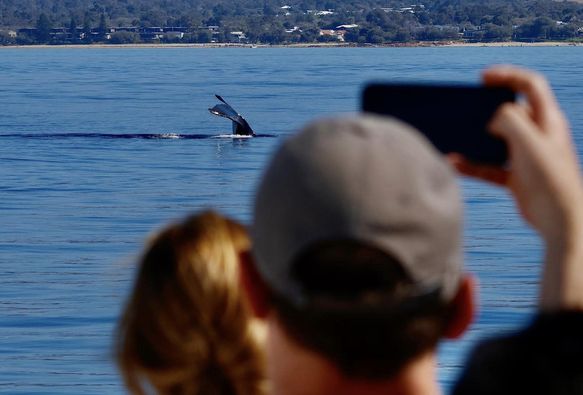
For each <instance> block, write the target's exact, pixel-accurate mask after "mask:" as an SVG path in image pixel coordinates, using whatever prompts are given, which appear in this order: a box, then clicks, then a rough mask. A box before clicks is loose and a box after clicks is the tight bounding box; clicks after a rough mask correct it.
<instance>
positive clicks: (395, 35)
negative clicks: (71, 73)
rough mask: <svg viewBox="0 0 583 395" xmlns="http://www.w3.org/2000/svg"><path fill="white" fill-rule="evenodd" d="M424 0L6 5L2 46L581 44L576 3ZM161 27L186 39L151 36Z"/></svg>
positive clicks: (8, 1)
mask: <svg viewBox="0 0 583 395" xmlns="http://www.w3.org/2000/svg"><path fill="white" fill-rule="evenodd" d="M415 1H418V3H417V4H411V3H412V2H413V0H409V1H398V0H393V1H391V0H388V1H387V0H384V1H381V0H362V1H359V2H352V1H348V0H289V1H287V0H264V1H263V2H257V1H251V0H229V1H226V0H212V1H211V0H172V1H168V0H102V1H99V2H97V1H93V0H2V2H1V3H0V44H5V45H6V44H8V45H9V44H35V43H53V44H59V43H71V42H72V43H92V42H113V43H123V42H140V41H151V40H158V41H161V42H233V40H234V38H233V35H232V34H231V32H234V31H237V32H242V33H244V34H243V37H241V36H238V40H239V41H241V40H243V41H244V42H248V43H267V44H286V43H310V42H317V41H338V40H343V41H346V42H353V43H359V44H364V43H372V44H383V43H399V42H411V41H435V40H458V39H464V40H468V41H476V42H482V41H507V40H525V41H535V40H567V39H578V37H579V35H580V34H581V32H582V31H583V4H579V3H577V2H570V1H551V0H536V1H528V0H490V1H477V0H415ZM153 27H179V28H181V29H182V31H183V33H184V34H181V35H165V34H159V35H152V34H147V33H145V32H147V29H148V28H153ZM209 27H212V29H209ZM115 28H117V29H115ZM120 28H122V29H120ZM124 28H125V29H124ZM139 29H142V30H139ZM55 31H56V33H55ZM14 32H18V34H17V35H15V34H14Z"/></svg>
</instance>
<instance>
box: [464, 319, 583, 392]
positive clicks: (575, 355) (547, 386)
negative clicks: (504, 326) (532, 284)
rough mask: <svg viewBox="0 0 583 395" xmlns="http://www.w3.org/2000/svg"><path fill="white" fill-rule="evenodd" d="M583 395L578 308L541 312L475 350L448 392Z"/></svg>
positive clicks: (582, 328) (582, 340)
mask: <svg viewBox="0 0 583 395" xmlns="http://www.w3.org/2000/svg"><path fill="white" fill-rule="evenodd" d="M469 394H473V395H485V394H513V395H516V394H529V395H532V394H546V395H563V394H582V395H583V312H574V311H565V312H559V313H552V314H549V313H547V314H540V315H538V316H537V317H535V319H534V321H533V322H532V323H531V324H530V325H529V326H528V327H527V328H525V329H523V330H521V331H519V332H517V333H514V334H512V335H509V336H504V337H500V338H494V339H491V340H487V341H484V342H482V343H480V344H478V346H477V347H476V348H475V349H474V351H473V352H472V354H471V355H470V358H469V360H468V363H467V365H466V368H465V369H464V371H463V373H462V375H461V377H460V380H459V381H458V382H457V384H456V385H455V387H454V390H453V395H469Z"/></svg>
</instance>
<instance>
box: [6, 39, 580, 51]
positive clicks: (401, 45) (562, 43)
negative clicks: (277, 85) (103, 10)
mask: <svg viewBox="0 0 583 395" xmlns="http://www.w3.org/2000/svg"><path fill="white" fill-rule="evenodd" d="M579 46H583V42H568V41H541V42H520V41H501V42H475V43H468V42H459V41H432V42H415V43H393V44H364V45H359V44H354V43H305V44H278V45H270V44H237V43H208V44H206V43H205V44H196V43H187V44H152V43H146V44H79V45H73V44H64V45H46V44H44V45H6V46H0V50H2V49H15V48H22V49H34V48H38V49H47V48H50V49H70V48H75V49H93V48H107V49H115V48H416V47H423V48H427V47H431V48H439V47H579Z"/></svg>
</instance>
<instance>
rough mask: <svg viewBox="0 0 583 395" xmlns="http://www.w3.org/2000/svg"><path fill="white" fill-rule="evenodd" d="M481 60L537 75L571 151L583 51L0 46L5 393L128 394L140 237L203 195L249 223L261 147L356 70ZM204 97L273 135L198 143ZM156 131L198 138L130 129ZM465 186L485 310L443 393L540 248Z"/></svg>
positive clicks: (485, 192)
mask: <svg viewBox="0 0 583 395" xmlns="http://www.w3.org/2000/svg"><path fill="white" fill-rule="evenodd" d="M493 63H514V64H520V65H526V66H529V67H532V68H535V69H538V70H540V71H542V72H544V73H545V74H546V75H547V76H548V77H549V78H550V80H551V82H552V84H553V86H554V88H555V89H556V93H557V95H558V97H559V100H560V102H561V104H562V105H563V107H564V108H565V110H566V112H567V113H568V116H569V118H570V121H571V124H572V126H573V129H574V131H575V134H576V141H577V144H578V149H579V151H581V150H582V148H583V134H582V133H581V130H583V112H582V111H579V110H580V108H579V107H580V106H581V104H580V103H583V89H582V88H583V73H580V72H579V69H580V65H581V64H582V63H583V48H581V47H568V48H565V47H550V48H387V49H344V48H342V49H313V48H310V49H292V48H290V49H176V48H168V49H85V48H78V49H61V48H54V49H1V50H0V180H1V182H0V224H1V226H0V393H10V394H79V393H84V394H116V393H123V388H122V387H121V384H120V380H119V378H118V376H117V374H116V371H115V368H114V366H113V364H112V358H111V333H112V330H113V327H114V324H115V322H116V319H117V316H118V313H119V311H120V308H121V306H122V304H123V302H124V298H125V296H126V293H127V291H128V287H129V284H130V281H131V279H132V275H133V271H132V264H133V262H134V260H135V258H136V255H137V254H138V253H139V251H140V249H141V247H142V243H143V240H144V239H145V237H146V236H147V235H148V233H150V232H151V231H152V230H154V229H156V228H158V227H160V226H161V225H162V224H165V223H167V222H168V221H170V220H172V219H176V218H180V217H182V216H184V215H185V214H186V213H188V212H191V211H195V210H199V209H201V208H204V207H209V206H212V207H216V208H218V209H220V210H221V211H223V212H225V213H227V214H229V215H231V216H234V217H236V218H238V219H239V220H242V221H245V222H249V220H250V205H249V203H250V201H251V198H252V194H253V189H254V185H255V183H256V181H257V179H258V176H259V175H260V172H261V169H262V167H263V166H264V164H265V161H266V160H267V158H268V157H269V155H270V153H271V152H272V151H273V149H274V148H275V147H276V146H277V145H278V144H279V143H280V142H281V140H282V139H283V138H284V137H285V136H286V135H289V134H290V133H293V131H294V130H296V129H297V128H298V127H300V126H301V125H302V124H304V123H305V122H306V121H308V120H310V119H312V118H314V117H316V116H322V115H331V114H336V113H340V112H352V111H355V110H357V109H358V105H359V93H360V89H361V87H362V85H363V83H364V82H365V81H367V80H371V79H393V80H406V81H411V80H417V81H418V80H449V81H468V82H470V81H471V82H475V81H477V80H478V78H479V71H480V70H481V69H483V68H484V67H485V66H486V65H489V64H493ZM215 93H218V94H221V95H223V96H224V97H225V98H226V99H227V100H228V101H229V102H230V103H231V104H232V105H233V106H234V107H235V108H236V109H237V110H238V111H239V112H241V113H242V114H244V115H245V116H246V118H247V120H248V121H249V123H250V124H251V125H252V126H253V127H254V129H255V130H256V131H257V132H259V133H264V134H272V135H274V136H275V137H262V138H255V139H250V140H249V139H248V140H232V139H216V138H202V137H211V136H213V135H217V134H221V133H225V132H228V131H229V130H230V123H229V122H228V121H227V120H224V119H219V118H217V117H213V116H211V115H210V114H209V113H208V111H207V108H208V107H209V106H212V105H214V104H215V103H216V100H215V99H214V96H213V94H215ZM453 110H455V109H453ZM64 133H67V134H74V136H70V137H65V136H62V135H61V134H64ZM167 133H176V134H190V135H197V136H198V135H200V136H198V137H201V138H196V139H170V138H158V139H146V138H139V137H140V136H133V138H128V137H132V136H131V135H136V134H167ZM116 137H118V138H116ZM122 137H124V138H122ZM463 185H464V193H465V198H466V202H467V214H468V216H467V218H468V219H467V226H466V238H465V244H466V246H467V266H468V270H470V271H472V272H473V273H475V274H476V275H477V276H478V278H479V281H480V299H481V300H480V305H481V313H480V316H479V319H478V322H477V323H476V324H475V325H474V326H473V327H472V329H471V331H470V332H469V334H468V335H467V336H466V337H465V338H464V339H463V340H462V341H461V342H456V343H448V344H446V345H444V346H443V347H442V348H441V350H440V356H441V361H440V366H441V371H440V373H441V381H442V383H443V384H444V386H446V387H447V386H448V385H449V384H450V383H451V381H452V380H454V378H455V375H456V373H457V372H458V371H459V367H460V366H462V363H463V356H464V353H465V352H466V351H467V347H468V345H470V344H472V343H473V342H474V341H475V340H476V339H477V338H479V337H482V336H486V335H489V334H497V333H500V332H501V331H506V330H509V329H512V328H515V327H516V326H517V325H519V324H520V323H521V322H523V321H524V320H525V319H527V318H528V317H529V315H530V314H531V313H532V312H533V308H534V306H535V303H536V301H535V299H536V285H537V281H538V274H539V267H540V264H539V263H540V261H541V253H542V252H541V247H540V243H539V240H538V239H537V237H536V236H535V235H534V234H533V233H532V232H531V231H530V230H529V229H528V228H527V227H526V226H525V225H524V224H523V223H522V221H521V220H520V219H519V218H518V217H517V215H516V214H515V213H514V208H513V204H512V202H511V201H510V200H509V199H508V197H507V195H506V194H505V193H503V192H502V191H500V190H497V189H495V188H493V187H490V186H487V185H483V184H480V183H475V182H469V181H467V180H466V181H464V182H463Z"/></svg>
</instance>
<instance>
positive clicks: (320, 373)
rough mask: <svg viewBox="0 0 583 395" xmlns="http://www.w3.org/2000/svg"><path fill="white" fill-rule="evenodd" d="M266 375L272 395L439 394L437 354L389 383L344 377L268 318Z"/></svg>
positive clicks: (386, 381) (431, 353)
mask: <svg viewBox="0 0 583 395" xmlns="http://www.w3.org/2000/svg"><path fill="white" fill-rule="evenodd" d="M268 326H269V329H268V333H269V334H268V339H267V376H268V380H269V382H270V386H271V391H269V392H270V393H271V394H272V395H324V394H335V395H352V394H358V395H369V394H370V395H377V394H395V395H397V394H398V395H409V394H415V395H439V394H440V393H441V391H440V389H439V386H438V384H437V380H436V361H435V353H434V352H430V353H427V354H425V355H423V356H422V357H420V358H417V359H416V360H415V361H413V362H411V363H410V364H409V365H407V366H406V367H405V368H403V369H402V371H401V372H400V373H399V374H397V375H396V376H394V377H392V378H391V379H388V380H379V381H370V380H364V379H354V378H347V377H344V376H342V374H341V373H340V372H339V371H338V369H337V368H336V367H335V366H334V365H333V364H332V363H330V362H329V361H328V360H326V359H324V358H322V357H321V356H320V355H318V354H316V353H314V352H313V351H311V350H309V349H306V348H305V347H302V346H301V345H299V344H298V343H296V342H295V341H294V340H292V339H290V338H289V336H287V334H286V333H285V331H284V330H283V328H282V327H281V326H280V324H279V322H278V321H277V319H275V318H274V317H270V318H269V319H268Z"/></svg>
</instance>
